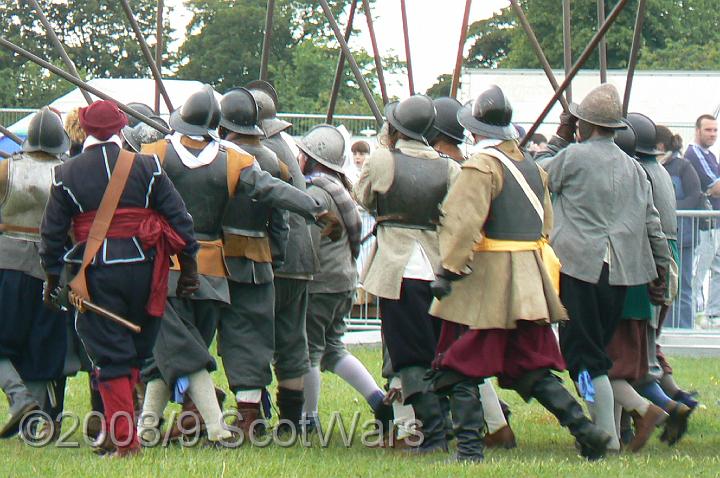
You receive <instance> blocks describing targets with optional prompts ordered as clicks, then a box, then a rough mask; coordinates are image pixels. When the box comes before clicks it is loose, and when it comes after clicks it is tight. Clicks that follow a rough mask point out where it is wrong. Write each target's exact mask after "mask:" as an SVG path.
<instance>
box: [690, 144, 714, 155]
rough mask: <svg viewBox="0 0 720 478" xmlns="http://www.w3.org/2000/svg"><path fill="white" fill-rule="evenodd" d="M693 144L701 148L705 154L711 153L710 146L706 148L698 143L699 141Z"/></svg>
mask: <svg viewBox="0 0 720 478" xmlns="http://www.w3.org/2000/svg"><path fill="white" fill-rule="evenodd" d="M692 146H694V147H695V148H697V149H699V150H700V151H702V152H703V153H704V154H708V153H710V150H709V149H708V148H705V147H704V146H700V145H699V144H697V143H692Z"/></svg>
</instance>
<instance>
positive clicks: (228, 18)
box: [177, 0, 399, 113]
mask: <svg viewBox="0 0 720 478" xmlns="http://www.w3.org/2000/svg"><path fill="white" fill-rule="evenodd" d="M348 4H349V0H338V1H335V2H331V8H332V10H333V12H334V15H335V17H336V19H337V20H338V22H339V23H340V24H341V25H342V24H343V22H345V21H346V16H347V13H346V10H349V8H348V7H347V6H348ZM188 7H189V8H190V9H191V11H192V12H193V18H192V20H191V22H190V24H189V25H188V28H187V38H186V40H185V42H184V43H183V45H182V47H181V48H180V51H179V53H178V56H177V62H178V65H179V69H178V73H177V76H178V78H188V79H197V80H200V81H204V82H206V83H210V84H212V85H213V86H215V87H216V88H217V89H218V90H219V91H221V92H222V91H225V90H227V89H228V88H232V87H235V86H240V85H244V84H246V83H247V82H249V81H251V80H254V79H257V78H258V76H259V73H260V61H261V51H262V43H263V31H264V22H265V12H266V7H267V2H266V0H235V1H220V0H202V1H197V2H192V3H188ZM360 15H361V13H360V12H358V13H357V14H356V18H360V19H362V16H360ZM228 32H232V34H228ZM271 38H272V41H271V51H270V58H269V62H268V63H269V65H268V80H269V81H270V82H272V83H273V84H274V85H275V87H276V88H277V89H278V91H279V92H280V101H281V105H280V108H281V109H282V110H283V111H303V112H305V111H323V110H325V109H326V108H327V102H328V95H329V92H330V90H331V87H332V82H333V78H334V77H335V69H336V65H337V61H338V56H339V52H340V49H339V45H338V44H337V42H336V40H335V37H334V35H333V33H332V30H331V29H330V27H329V24H328V22H327V20H326V19H325V16H324V14H323V13H322V10H321V9H320V7H319V5H318V2H315V1H300V0H279V1H277V2H276V3H275V15H274V23H273V31H272V37H271ZM351 43H352V41H351ZM353 55H354V57H355V59H356V61H357V62H358V64H359V65H360V67H361V69H362V71H363V74H364V77H365V80H366V81H367V82H369V83H370V86H371V88H374V89H376V88H375V86H376V79H375V78H376V75H375V74H374V63H373V61H372V57H371V56H370V55H368V54H367V53H366V52H365V51H363V50H354V51H353ZM385 62H386V65H384V66H386V67H389V68H390V69H393V68H395V67H397V65H398V64H399V62H398V60H397V58H393V57H390V58H386V59H385ZM341 84H342V88H341V89H340V94H339V99H338V103H337V108H336V111H337V112H338V113H367V112H368V106H367V104H366V102H365V100H364V98H363V96H362V93H361V91H360V89H359V86H358V84H357V81H356V80H355V77H354V75H353V74H352V72H351V70H350V68H349V66H348V63H347V62H345V69H344V71H343V78H342V83H341ZM378 100H379V97H378Z"/></svg>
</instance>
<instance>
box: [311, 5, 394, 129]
mask: <svg viewBox="0 0 720 478" xmlns="http://www.w3.org/2000/svg"><path fill="white" fill-rule="evenodd" d="M318 1H319V2H320V6H321V7H322V9H323V12H324V13H325V18H327V20H328V22H329V23H330V28H332V31H333V33H334V34H335V39H336V40H337V41H338V43H340V48H342V49H343V51H344V52H345V57H346V58H347V61H348V64H349V65H350V69H351V70H352V72H353V75H355V81H357V82H358V85H360V90H362V93H363V96H364V97H365V101H367V104H368V106H369V107H370V109H371V110H372V112H373V116H375V121H376V122H377V124H378V126H379V125H382V124H383V116H382V113H381V112H380V108H378V105H377V103H375V98H373V95H372V93H371V92H370V88H369V87H368V85H367V82H366V81H365V78H363V76H362V72H361V71H360V67H359V66H358V64H357V61H355V57H354V56H353V54H352V52H351V51H350V47H349V46H348V44H347V42H346V41H345V37H344V36H343V34H342V32H341V31H340V27H339V26H338V23H337V20H335V15H333V13H332V10H331V9H330V5H329V4H328V2H327V0H318Z"/></svg>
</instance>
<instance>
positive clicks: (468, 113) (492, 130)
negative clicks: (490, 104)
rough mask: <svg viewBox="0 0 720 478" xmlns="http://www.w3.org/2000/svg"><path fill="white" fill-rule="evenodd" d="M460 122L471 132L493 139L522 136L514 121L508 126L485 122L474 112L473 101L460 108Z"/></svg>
mask: <svg viewBox="0 0 720 478" xmlns="http://www.w3.org/2000/svg"><path fill="white" fill-rule="evenodd" d="M457 119H458V122H459V123H460V124H461V125H462V127H463V128H465V129H466V130H468V131H470V132H471V133H474V134H478V135H481V136H486V137H488V138H493V139H505V140H508V139H518V137H519V136H520V135H519V134H518V132H517V130H516V129H515V126H513V124H512V123H510V124H508V125H507V126H498V125H492V124H487V123H483V122H482V121H480V120H478V119H477V118H475V117H474V116H473V114H472V103H468V104H466V105H465V106H463V107H462V108H460V109H459V110H458V113H457Z"/></svg>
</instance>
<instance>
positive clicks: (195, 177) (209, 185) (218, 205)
mask: <svg viewBox="0 0 720 478" xmlns="http://www.w3.org/2000/svg"><path fill="white" fill-rule="evenodd" d="M188 151H191V152H192V153H194V154H198V153H199V151H198V150H194V149H190V148H188ZM163 169H165V172H166V173H167V175H168V177H169V178H170V180H171V181H172V182H173V184H174V185H175V189H177V191H178V192H179V193H180V196H181V197H182V198H183V201H185V206H186V207H187V210H188V212H189V213H190V215H191V216H192V218H193V224H194V229H195V234H196V236H197V238H198V239H200V240H214V239H219V238H220V237H221V236H220V234H221V232H222V217H223V213H224V212H225V206H226V205H227V202H228V199H229V194H228V183H227V152H226V151H225V150H224V149H223V148H220V151H219V152H218V154H217V156H216V157H215V159H214V160H213V161H212V162H211V163H210V164H208V165H206V166H201V167H199V168H195V169H190V168H188V167H187V166H185V165H184V164H183V162H182V161H181V160H180V157H179V156H178V154H177V153H176V152H175V148H173V146H172V144H168V145H167V150H166V152H165V160H164V162H163Z"/></svg>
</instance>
